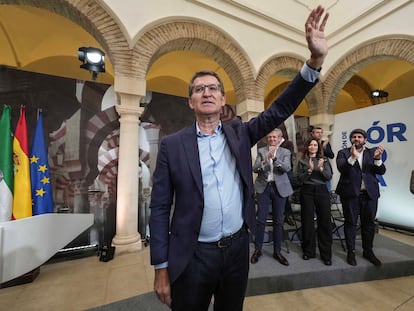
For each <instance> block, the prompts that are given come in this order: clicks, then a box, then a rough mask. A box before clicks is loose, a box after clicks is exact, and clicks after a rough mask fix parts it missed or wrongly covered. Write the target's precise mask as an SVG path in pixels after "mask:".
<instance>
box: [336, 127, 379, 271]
mask: <svg viewBox="0 0 414 311" xmlns="http://www.w3.org/2000/svg"><path fill="white" fill-rule="evenodd" d="M350 139H351V143H352V146H351V147H350V148H346V149H341V150H339V151H338V155H337V157H336V164H337V167H338V171H339V172H340V174H341V176H340V178H339V181H338V185H337V187H336V193H338V194H339V196H340V197H341V203H342V209H343V213H344V217H345V224H344V230H345V241H346V247H347V251H348V253H347V262H348V264H350V265H351V266H356V264H357V262H356V259H355V237H356V231H357V224H358V216H360V222H361V237H362V249H363V253H362V255H363V257H364V258H366V259H367V260H368V261H370V262H371V263H372V264H374V265H375V266H380V265H381V261H380V260H379V259H378V258H377V257H376V256H375V255H374V252H373V251H372V248H373V242H374V235H375V216H376V214H377V208H378V198H379V196H380V193H379V185H378V179H377V176H376V175H383V174H385V166H384V163H383V162H382V160H381V155H382V153H383V152H384V147H383V146H381V145H380V146H378V147H377V148H371V149H370V148H367V147H365V144H366V142H367V133H366V132H365V131H364V130H362V129H354V130H353V131H352V132H351V135H350Z"/></svg>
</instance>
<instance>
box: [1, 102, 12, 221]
mask: <svg viewBox="0 0 414 311" xmlns="http://www.w3.org/2000/svg"><path fill="white" fill-rule="evenodd" d="M10 118H11V112H10V106H7V105H4V107H3V113H2V114H1V118H0V222H1V221H9V220H11V216H12V207H13V182H14V180H13V178H14V176H13V175H14V172H13V137H12V132H11V129H10Z"/></svg>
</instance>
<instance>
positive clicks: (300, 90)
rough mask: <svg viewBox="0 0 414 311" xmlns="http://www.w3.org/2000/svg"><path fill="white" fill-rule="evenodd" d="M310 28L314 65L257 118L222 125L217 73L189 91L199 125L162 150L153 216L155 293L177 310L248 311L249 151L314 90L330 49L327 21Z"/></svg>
mask: <svg viewBox="0 0 414 311" xmlns="http://www.w3.org/2000/svg"><path fill="white" fill-rule="evenodd" d="M324 12H325V10H324V8H323V7H321V6H318V7H317V8H316V9H314V10H312V12H311V13H310V15H309V16H308V19H307V21H306V27H305V29H306V40H307V43H308V47H309V50H310V52H311V57H310V58H309V59H308V60H307V61H306V64H304V66H303V67H302V69H301V72H300V74H298V75H297V76H296V77H295V78H294V79H293V81H292V82H291V83H290V85H289V86H288V87H287V89H286V90H285V91H284V92H283V93H282V94H281V95H280V96H279V98H278V99H277V100H276V101H275V103H273V104H272V105H271V107H270V108H269V109H267V110H265V111H263V112H262V113H261V114H260V115H259V116H258V117H256V118H253V119H251V120H250V121H248V122H246V123H243V122H241V120H239V119H235V120H232V121H230V122H227V123H226V124H223V123H222V122H221V121H220V111H221V108H222V106H224V105H225V92H224V87H223V83H222V81H221V79H220V77H219V76H218V75H217V74H216V73H215V72H212V71H200V72H197V73H196V74H195V75H194V77H193V78H192V79H191V81H190V85H189V105H190V107H191V108H192V109H193V110H194V112H195V115H196V122H195V123H194V124H193V125H192V126H190V127H187V128H184V129H182V130H180V131H179V132H177V133H175V134H172V135H170V136H168V137H164V138H163V139H162V140H161V142H160V147H159V152H158V157H157V163H156V168H155V171H154V175H153V189H152V195H151V204H150V208H151V216H150V232H151V238H150V248H151V249H150V251H151V264H152V265H154V268H155V279H154V289H155V292H156V294H157V297H158V298H159V299H160V301H161V302H163V303H165V304H167V305H168V306H170V307H171V308H172V309H173V310H207V309H208V307H209V305H210V302H211V299H212V297H213V296H214V310H216V311H218V310H242V308H243V301H244V295H245V291H246V287H247V279H248V270H249V237H248V231H247V230H250V231H253V230H254V226H255V208H254V189H253V175H252V174H253V173H252V158H251V148H252V147H253V146H254V145H255V144H256V143H257V142H258V141H259V140H260V139H261V138H262V137H264V136H265V135H266V134H267V133H269V132H270V131H271V130H273V129H274V128H275V127H276V126H277V125H279V124H280V123H281V122H283V121H284V120H285V119H286V118H288V117H289V116H290V115H291V114H292V113H293V112H294V111H295V109H296V108H297V107H298V105H299V104H300V103H301V101H302V100H303V99H304V97H305V96H306V94H307V93H308V92H309V91H310V90H311V89H312V87H313V86H314V85H315V83H316V81H317V77H318V73H319V71H320V68H321V66H322V64H323V61H324V59H325V57H326V54H327V51H328V48H327V44H326V40H325V35H324V29H325V25H326V22H327V19H328V13H326V14H324Z"/></svg>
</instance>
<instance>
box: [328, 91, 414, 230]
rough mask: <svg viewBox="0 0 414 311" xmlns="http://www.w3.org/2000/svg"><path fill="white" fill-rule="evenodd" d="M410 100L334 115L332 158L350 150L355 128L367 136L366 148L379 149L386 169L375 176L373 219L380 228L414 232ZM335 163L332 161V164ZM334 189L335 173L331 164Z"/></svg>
mask: <svg viewBox="0 0 414 311" xmlns="http://www.w3.org/2000/svg"><path fill="white" fill-rule="evenodd" d="M413 115H414V97H408V98H404V99H401V100H396V101H393V102H388V103H385V104H381V105H376V106H372V107H367V108H362V109H358V110H353V111H349V112H345V113H340V114H337V115H335V123H334V128H333V134H332V137H331V145H332V150H334V152H335V156H336V154H337V152H338V150H340V149H341V148H347V147H350V146H351V143H350V140H349V134H350V133H351V131H352V130H353V129H355V128H362V129H364V130H365V131H366V132H367V136H368V141H367V144H366V146H367V147H370V148H371V147H375V146H377V145H380V144H381V145H383V146H384V148H385V152H384V154H383V157H382V160H383V161H384V164H385V166H386V168H387V171H386V173H385V174H384V175H383V176H378V180H379V183H380V192H381V197H380V199H379V203H378V204H379V206H378V213H377V219H378V221H379V222H381V223H384V224H390V225H394V226H396V227H400V228H405V229H407V228H409V229H414V194H412V193H411V192H410V178H411V170H413V169H414V162H413V161H412V157H413V155H414V145H413V143H414V119H413V117H412V116H413ZM333 161H336V158H335V159H334V160H333ZM332 164H333V165H332V167H333V169H334V176H333V178H332V189H335V188H336V184H337V182H338V180H339V172H338V171H337V169H336V163H335V162H332Z"/></svg>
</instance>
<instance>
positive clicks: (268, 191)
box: [250, 128, 293, 266]
mask: <svg viewBox="0 0 414 311" xmlns="http://www.w3.org/2000/svg"><path fill="white" fill-rule="evenodd" d="M282 138H283V137H282V131H281V130H280V129H278V128H276V129H274V130H273V131H271V132H270V133H269V134H267V136H266V140H267V146H266V147H263V148H260V149H259V150H258V153H257V157H256V161H255V162H254V165H253V172H255V173H257V177H256V180H255V182H254V188H255V190H256V197H257V219H256V232H255V237H254V246H255V251H254V253H253V255H252V257H251V259H250V262H251V263H252V264H255V263H257V262H258V261H259V258H260V256H262V246H263V240H264V232H265V225H266V220H267V217H268V215H269V207H272V220H273V258H275V259H276V260H277V261H279V262H280V263H281V264H282V265H285V266H288V265H289V261H288V260H287V259H286V258H285V257H284V256H283V255H282V254H281V249H282V241H283V215H284V212H285V205H286V200H287V198H288V196H290V195H291V194H292V193H293V189H292V185H291V184H290V180H289V176H288V174H287V172H289V171H291V169H292V166H291V160H290V158H291V153H290V151H289V150H288V149H286V148H283V147H280V146H279V145H280V143H281V141H282Z"/></svg>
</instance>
